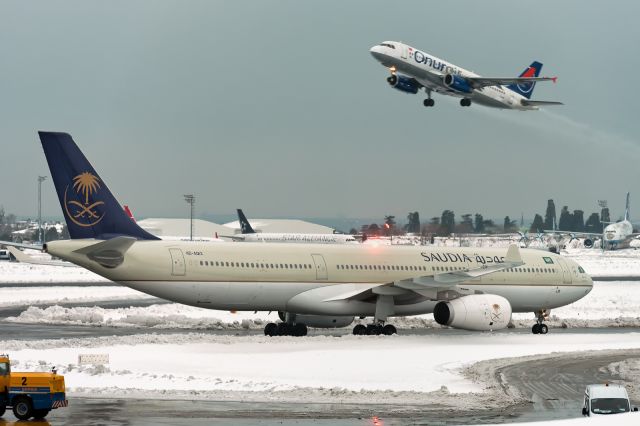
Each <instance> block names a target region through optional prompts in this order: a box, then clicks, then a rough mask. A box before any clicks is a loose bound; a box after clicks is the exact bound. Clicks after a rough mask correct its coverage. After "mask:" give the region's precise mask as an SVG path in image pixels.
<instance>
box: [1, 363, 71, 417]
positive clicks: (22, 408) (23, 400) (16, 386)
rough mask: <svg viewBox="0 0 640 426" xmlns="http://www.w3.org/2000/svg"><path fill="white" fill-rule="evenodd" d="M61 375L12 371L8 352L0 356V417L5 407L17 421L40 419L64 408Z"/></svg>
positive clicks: (64, 397)
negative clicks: (54, 410)
mask: <svg viewBox="0 0 640 426" xmlns="http://www.w3.org/2000/svg"><path fill="white" fill-rule="evenodd" d="M67 405H68V401H67V399H66V395H65V388H64V376H59V375H58V374H56V372H55V370H54V371H52V372H51V373H17V372H12V371H11V365H10V362H9V356H8V355H0V417H1V416H2V415H3V414H4V412H5V410H6V409H7V407H12V408H13V414H14V415H15V416H16V417H17V418H18V419H20V420H27V419H29V418H31V417H33V418H36V419H42V418H44V417H45V416H46V415H47V414H49V411H51V410H53V409H56V408H60V407H66V406H67Z"/></svg>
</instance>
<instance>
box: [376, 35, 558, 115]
mask: <svg viewBox="0 0 640 426" xmlns="http://www.w3.org/2000/svg"><path fill="white" fill-rule="evenodd" d="M369 51H370V52H371V55H373V57H374V58H375V59H376V60H377V61H378V62H380V63H381V64H382V65H384V66H385V67H386V68H388V69H389V71H390V72H391V75H390V76H389V77H388V78H387V82H388V83H389V84H390V85H391V87H393V88H395V89H398V90H400V91H402V92H405V93H412V94H416V93H418V91H419V90H420V89H424V90H425V92H426V93H427V99H425V100H424V106H426V107H432V106H433V105H434V104H435V102H434V100H433V99H432V98H431V95H432V93H433V92H436V93H440V94H443V95H449V96H455V97H458V98H460V105H462V106H470V105H471V103H472V102H473V103H476V104H479V105H484V106H488V107H493V108H503V109H516V110H522V111H526V110H536V109H538V106H540V105H562V102H555V101H536V100H532V99H531V94H532V93H533V89H534V87H535V84H536V82H537V81H547V80H552V81H553V82H554V83H555V82H556V80H557V77H539V75H540V70H541V69H542V64H541V63H540V62H537V61H535V62H533V63H532V64H531V65H529V66H528V67H527V68H526V69H525V70H524V71H523V72H522V73H521V74H520V76H519V77H507V78H495V77H481V76H479V75H478V74H475V73H473V72H471V71H468V70H466V69H464V68H461V67H458V66H457V65H454V64H451V63H449V62H447V61H444V60H442V59H440V58H437V57H435V56H433V55H431V54H429V53H425V52H423V51H421V50H418V49H415V48H413V47H411V46H409V45H407V44H405V43H401V42H397V41H385V42H383V43H380V44H378V45H376V46H373V47H372V48H371V49H370V50H369Z"/></svg>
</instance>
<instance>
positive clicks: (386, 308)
mask: <svg viewBox="0 0 640 426" xmlns="http://www.w3.org/2000/svg"><path fill="white" fill-rule="evenodd" d="M393 306H394V303H393V296H391V295H388V294H379V295H378V297H377V299H376V311H375V314H374V317H373V324H368V325H366V326H365V325H363V324H358V325H356V326H355V327H353V334H355V335H356V336H365V335H366V336H379V335H380V334H384V335H386V336H390V335H392V334H397V333H398V331H397V330H396V328H395V327H394V326H392V325H391V324H387V325H384V323H385V322H386V321H387V318H388V317H389V315H393V314H394V307H393Z"/></svg>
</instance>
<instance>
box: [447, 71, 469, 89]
mask: <svg viewBox="0 0 640 426" xmlns="http://www.w3.org/2000/svg"><path fill="white" fill-rule="evenodd" d="M444 85H445V86H447V87H448V88H449V89H451V90H455V91H456V92H461V93H471V92H472V91H473V89H472V88H471V86H470V85H469V82H468V81H467V80H465V78H464V77H460V76H459V75H453V74H447V75H445V76H444Z"/></svg>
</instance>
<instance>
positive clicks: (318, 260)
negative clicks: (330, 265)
mask: <svg viewBox="0 0 640 426" xmlns="http://www.w3.org/2000/svg"><path fill="white" fill-rule="evenodd" d="M311 257H312V258H313V263H314V264H315V266H316V279H317V280H326V279H327V264H326V263H325V261H324V257H322V255H321V254H312V255H311Z"/></svg>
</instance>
